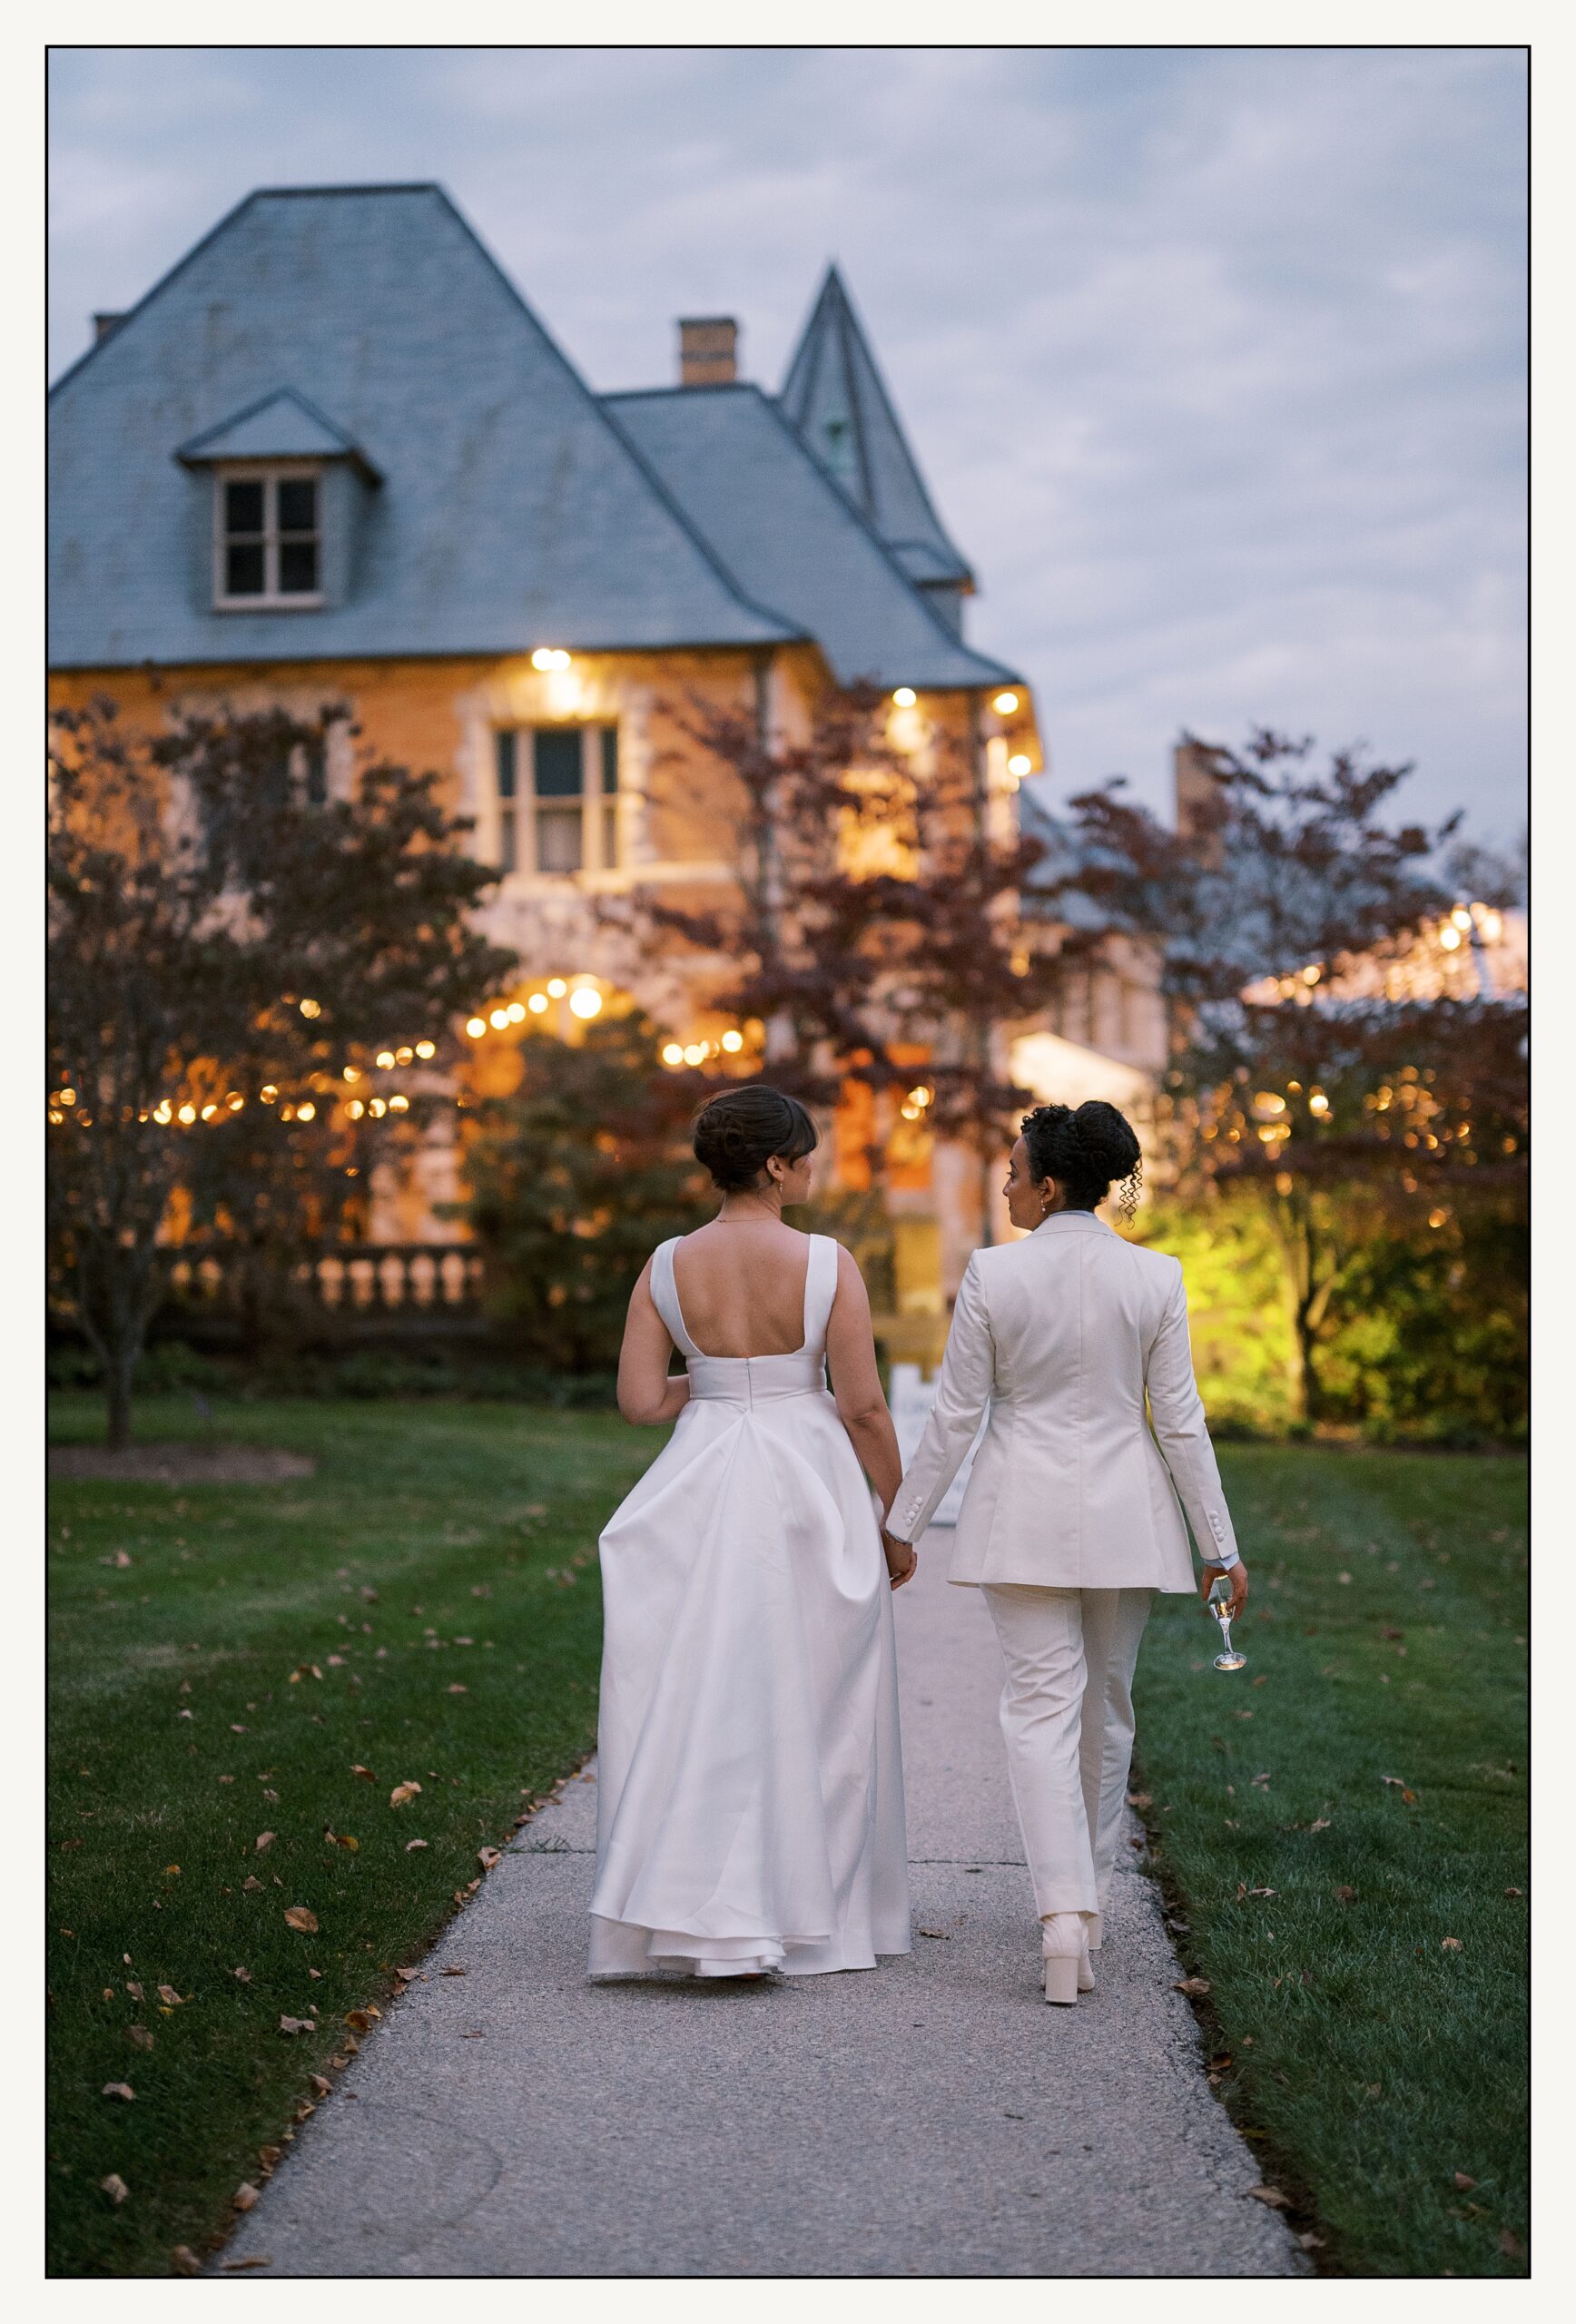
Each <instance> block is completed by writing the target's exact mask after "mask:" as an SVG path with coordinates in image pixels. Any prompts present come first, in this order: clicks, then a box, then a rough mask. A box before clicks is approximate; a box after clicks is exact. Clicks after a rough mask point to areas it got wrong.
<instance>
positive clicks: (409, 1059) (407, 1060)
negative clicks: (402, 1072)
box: [394, 1048, 416, 1065]
mask: <svg viewBox="0 0 1576 2324" xmlns="http://www.w3.org/2000/svg"><path fill="white" fill-rule="evenodd" d="M415 1057H416V1052H415V1050H414V1049H408V1048H401V1049H396V1050H395V1052H394V1062H395V1064H396V1065H410V1064H412V1063H413V1062H414V1061H415Z"/></svg>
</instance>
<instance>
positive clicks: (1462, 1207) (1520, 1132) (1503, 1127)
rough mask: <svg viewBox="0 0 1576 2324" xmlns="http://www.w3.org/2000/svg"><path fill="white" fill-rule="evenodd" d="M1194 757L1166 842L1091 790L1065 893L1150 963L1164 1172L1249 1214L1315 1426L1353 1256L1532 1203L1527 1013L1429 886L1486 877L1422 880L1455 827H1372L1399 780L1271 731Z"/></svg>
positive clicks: (1153, 824) (1453, 870)
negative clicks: (1162, 1080)
mask: <svg viewBox="0 0 1576 2324" xmlns="http://www.w3.org/2000/svg"><path fill="white" fill-rule="evenodd" d="M1188 741H1189V743H1190V746H1191V749H1192V752H1193V753H1194V761H1195V764H1196V766H1198V767H1201V768H1203V769H1204V771H1205V772H1206V773H1207V777H1208V782H1209V786H1210V787H1209V791H1208V793H1207V794H1206V795H1204V796H1203V797H1201V798H1197V799H1195V800H1194V801H1192V802H1191V803H1190V812H1187V814H1185V816H1184V817H1183V819H1182V821H1181V824H1180V828H1178V829H1177V830H1175V831H1173V830H1172V829H1170V828H1169V827H1168V826H1167V825H1165V824H1163V823H1161V822H1159V821H1158V820H1157V818H1156V817H1154V816H1152V815H1150V814H1149V813H1148V812H1147V811H1146V810H1145V809H1143V808H1141V807H1138V806H1134V805H1132V804H1130V803H1128V802H1127V801H1126V800H1125V799H1124V798H1123V797H1122V796H1121V793H1120V788H1119V786H1118V785H1115V784H1109V785H1107V786H1105V787H1104V788H1103V789H1101V790H1099V791H1096V792H1092V793H1086V794H1085V795H1084V796H1083V797H1081V798H1079V799H1077V800H1075V801H1074V802H1073V803H1072V812H1073V816H1074V818H1075V833H1076V840H1075V845H1074V848H1073V850H1072V851H1071V861H1070V862H1069V865H1068V866H1067V867H1066V868H1065V870H1064V872H1063V873H1062V874H1061V876H1060V879H1059V886H1060V887H1061V888H1062V889H1063V890H1064V891H1072V890H1077V891H1079V892H1080V893H1081V894H1082V895H1083V896H1084V897H1086V898H1087V899H1088V901H1089V902H1091V903H1092V904H1094V905H1095V907H1096V909H1097V912H1098V916H1099V919H1100V922H1101V925H1102V927H1103V928H1105V929H1109V930H1119V931H1122V932H1124V933H1127V934H1128V935H1137V936H1139V937H1143V938H1147V939H1148V940H1149V941H1151V942H1152V943H1153V944H1154V945H1156V946H1157V949H1158V950H1159V952H1160V956H1161V960H1162V962H1163V971H1162V981H1163V990H1165V992H1166V994H1167V997H1168V1000H1169V1001H1170V1004H1171V1008H1170V1015H1171V1039H1172V1056H1171V1059H1170V1066H1169V1069H1168V1071H1167V1077H1166V1089H1165V1093H1164V1098H1163V1103H1162V1118H1163V1121H1165V1122H1166V1123H1167V1125H1168V1128H1169V1130H1170V1134H1171V1135H1170V1147H1171V1155H1172V1158H1173V1161H1174V1164H1175V1165H1176V1167H1177V1168H1178V1170H1179V1171H1180V1173H1181V1175H1182V1178H1183V1182H1184V1185H1185V1186H1187V1185H1188V1184H1191V1186H1192V1187H1193V1188H1194V1190H1195V1191H1196V1192H1197V1191H1202V1190H1203V1189H1204V1188H1206V1187H1210V1186H1213V1187H1214V1188H1215V1189H1216V1191H1217V1192H1220V1193H1223V1194H1230V1195H1233V1196H1247V1197H1248V1198H1249V1199H1253V1200H1256V1201H1259V1202H1261V1203H1262V1204H1263V1206H1264V1207H1265V1211H1266V1216H1267V1218H1268V1220H1269V1222H1270V1225H1271V1226H1272V1228H1273V1230H1274V1233H1275V1235H1276V1241H1277V1243H1278V1246H1279V1247H1280V1250H1281V1253H1282V1257H1283V1263H1284V1268H1285V1290H1286V1299H1287V1305H1288V1312H1289V1315H1290V1319H1291V1323H1292V1325H1293V1331H1294V1335H1295V1380H1294V1383H1293V1387H1294V1394H1295V1402H1296V1404H1297V1407H1298V1409H1299V1411H1300V1413H1302V1415H1303V1416H1304V1417H1305V1418H1310V1419H1311V1418H1314V1417H1316V1416H1317V1414H1318V1413H1319V1410H1320V1396H1321V1386H1320V1377H1319V1370H1318V1353H1319V1349H1320V1346H1321V1344H1323V1342H1324V1341H1325V1339H1326V1338H1327V1337H1328V1334H1329V1332H1330V1329H1331V1327H1332V1324H1333V1323H1334V1322H1335V1321H1336V1320H1338V1305H1339V1301H1340V1297H1341V1294H1342V1286H1343V1285H1344V1283H1345V1282H1346V1281H1347V1280H1348V1279H1349V1278H1350V1277H1351V1275H1352V1272H1353V1266H1354V1260H1355V1258H1356V1256H1357V1254H1358V1253H1359V1252H1361V1251H1362V1250H1363V1249H1364V1247H1365V1246H1371V1245H1372V1244H1373V1243H1374V1238H1375V1237H1376V1236H1380V1235H1384V1234H1389V1235H1400V1236H1408V1235H1419V1234H1421V1235H1423V1236H1424V1237H1426V1236H1430V1235H1440V1236H1445V1237H1446V1239H1447V1240H1448V1238H1449V1236H1450V1235H1451V1234H1453V1233H1455V1232H1456V1231H1457V1229H1458V1227H1459V1223H1460V1221H1461V1220H1462V1219H1463V1217H1465V1216H1467V1215H1468V1214H1469V1213H1470V1212H1473V1211H1474V1210H1482V1208H1483V1207H1484V1206H1488V1207H1491V1208H1494V1209H1497V1210H1499V1211H1504V1210H1505V1209H1506V1208H1507V1206H1508V1207H1509V1209H1510V1211H1511V1212H1512V1213H1514V1212H1515V1210H1516V1207H1517V1206H1518V1205H1520V1204H1521V1203H1522V1202H1523V1201H1524V1181H1525V1170H1526V1136H1527V1112H1526V1068H1525V1058H1526V1043H1525V1003H1524V999H1523V998H1522V996H1521V995H1520V994H1519V993H1510V994H1502V993H1498V992H1496V991H1495V990H1493V988H1492V982H1490V981H1488V980H1486V977H1485V973H1484V971H1482V970H1481V969H1480V968H1479V967H1478V966H1477V965H1476V963H1477V961H1478V960H1479V958H1480V956H1481V953H1482V936H1483V931H1484V930H1485V928H1488V927H1490V926H1492V924H1493V923H1494V922H1495V921H1497V917H1498V915H1497V912H1496V911H1495V910H1494V909H1493V908H1492V903H1491V902H1490V901H1488V900H1485V899H1484V898H1482V896H1478V897H1475V898H1474V899H1473V908H1472V909H1468V908H1467V907H1466V906H1465V905H1463V904H1462V903H1461V902H1460V901H1459V898H1458V895H1457V894H1456V893H1455V892H1454V891H1453V889H1452V887H1450V886H1448V885H1446V884H1444V882H1445V881H1447V880H1449V879H1451V878H1452V877H1453V875H1461V874H1463V873H1466V872H1475V871H1479V870H1482V863H1481V862H1475V861H1474V862H1468V861H1467V860H1466V859H1465V858H1463V857H1461V856H1460V855H1459V853H1458V855H1457V857H1456V858H1455V859H1451V858H1450V857H1448V856H1447V857H1446V858H1445V860H1444V866H1443V878H1442V877H1441V876H1440V875H1438V874H1436V873H1435V872H1434V871H1433V868H1432V866H1433V863H1434V862H1437V861H1438V860H1439V855H1440V851H1441V848H1442V845H1443V843H1444V842H1448V841H1449V839H1450V838H1451V836H1452V834H1453V832H1454V829H1455V824H1456V822H1457V820H1458V819H1457V818H1452V819H1451V821H1450V822H1447V823H1446V824H1445V825H1443V828H1442V829H1440V830H1439V831H1436V832H1426V831H1424V830H1423V828H1422V827H1421V826H1419V825H1404V826H1402V827H1400V828H1392V827H1391V826H1389V825H1387V824H1386V823H1384V822H1383V821H1382V820H1381V812H1382V810H1383V808H1384V804H1385V803H1386V802H1387V801H1388V800H1389V798H1390V797H1391V795H1392V794H1393V793H1394V791H1395V790H1396V788H1397V786H1398V785H1399V784H1400V783H1402V782H1404V779H1405V777H1406V775H1407V773H1409V771H1410V770H1409V769H1408V768H1407V767H1406V766H1404V765H1397V766H1370V765H1365V764H1364V763H1362V761H1361V760H1360V759H1359V757H1358V756H1357V754H1356V753H1351V752H1340V753H1335V754H1334V755H1333V756H1332V757H1331V758H1330V759H1329V761H1328V763H1327V764H1326V765H1325V767H1324V768H1322V769H1318V770H1315V769H1313V768H1311V766H1310V759H1311V755H1312V745H1311V744H1310V743H1306V742H1300V743H1291V742H1288V741H1287V740H1286V739H1285V737H1284V736H1280V735H1276V734H1273V733H1270V732H1267V731H1264V732H1260V733H1258V734H1255V735H1254V736H1253V737H1252V738H1251V740H1250V742H1249V743H1248V745H1247V746H1246V750H1244V751H1243V752H1241V753H1237V752H1233V751H1226V750H1219V749H1215V748H1212V747H1209V746H1206V745H1202V744H1199V743H1197V742H1196V741H1194V740H1193V738H1188ZM1503 901H1509V898H1508V896H1506V897H1505V898H1504V899H1503Z"/></svg>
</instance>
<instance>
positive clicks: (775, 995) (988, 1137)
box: [610, 687, 1062, 1172]
mask: <svg viewBox="0 0 1576 2324" xmlns="http://www.w3.org/2000/svg"><path fill="white" fill-rule="evenodd" d="M886 719H887V697H886V696H885V695H884V694H882V693H880V692H878V691H877V690H876V689H874V688H872V687H854V688H851V689H848V690H843V691H834V690H829V691H828V692H827V693H826V694H824V695H823V696H822V699H821V701H820V703H819V704H818V705H817V706H816V709H815V712H814V714H813V719H812V721H811V724H810V727H809V731H808V733H807V734H805V736H804V738H803V740H802V741H799V742H790V743H783V742H778V743H772V742H768V741H767V740H766V739H764V738H763V735H762V734H761V732H760V729H759V726H758V724H757V723H756V722H755V721H754V719H752V718H750V717H748V716H745V715H744V714H739V715H737V716H734V715H730V714H725V713H719V712H717V711H716V710H715V709H714V708H713V707H711V706H710V705H707V704H699V703H695V704H692V705H691V706H690V708H689V711H688V714H687V715H686V716H685V719H684V720H683V722H682V723H683V724H684V726H685V732H686V734H688V735H689V736H690V738H691V739H692V740H693V741H694V742H695V743H698V744H699V745H700V747H701V748H702V749H703V750H704V752H705V753H707V755H708V756H709V757H710V758H711V759H712V761H713V762H714V763H715V764H717V765H718V766H720V767H721V768H722V769H723V770H724V772H725V774H726V776H727V778H728V781H727V783H726V786H725V788H726V791H727V793H729V794H730V795H731V799H732V809H731V828H730V830H729V832H728V833H727V836H726V839H725V842H724V844H723V845H722V846H721V847H719V850H718V852H719V854H721V855H723V856H724V857H725V859H726V860H727V861H728V862H729V863H730V864H731V865H732V866H733V867H734V870H735V873H736V878H735V881H734V883H733V885H732V886H731V888H730V890H729V891H727V892H726V894H725V895H724V899H723V900H722V901H719V902H717V903H715V904H714V905H713V904H707V905H690V904H686V903H682V902H675V901H671V900H669V899H666V898H665V897H664V896H663V895H662V894H661V893H660V892H658V891H644V892H637V894H636V896H635V899H634V901H633V903H632V904H630V905H627V906H622V907H610V910H611V911H614V913H615V915H616V916H618V917H621V918H622V919H623V920H624V921H625V925H629V924H630V923H631V922H633V924H634V925H635V927H636V928H637V929H639V930H640V931H645V932H648V933H649V934H651V935H654V936H655V937H657V938H659V939H660V940H663V941H664V942H665V944H666V945H668V946H672V945H674V944H675V943H676V944H677V945H678V946H679V947H680V948H681V949H682V950H685V951H687V952H688V953H689V954H690V955H691V956H692V960H693V961H694V965H695V966H696V967H697V969H699V970H702V971H703V974H704V979H705V980H706V981H707V982H709V985H710V994H711V999H712V1002H713V1005H714V1006H715V1007H716V1008H717V1009H720V1010H724V1011H726V1012H728V1013H731V1014H733V1015H734V1016H736V1017H738V1018H740V1019H755V1020H757V1021H758V1022H759V1023H760V1024H761V1025H762V1026H763V1027H764V1029H765V1039H764V1051H765V1055H764V1061H763V1071H765V1072H766V1073H767V1074H769V1075H770V1078H772V1079H773V1081H774V1082H776V1083H777V1084H778V1085H779V1086H780V1087H782V1088H784V1089H787V1090H791V1091H792V1092H793V1094H794V1095H795V1096H797V1097H800V1098H803V1100H804V1101H805V1102H806V1103H808V1104H813V1105H818V1106H822V1107H824V1106H828V1105H830V1104H832V1103H833V1102H835V1100H836V1099H837V1098H838V1096H839V1094H840V1092H841V1090H842V1088H844V1086H845V1085H846V1084H847V1083H849V1082H851V1081H852V1082H856V1083H863V1084H864V1085H866V1086H867V1087H868V1088H871V1089H872V1090H874V1091H877V1092H880V1091H883V1090H889V1089H891V1090H896V1089H898V1088H902V1089H904V1090H907V1089H908V1088H910V1087H911V1085H912V1084H913V1083H914V1081H915V1076H916V1067H915V1064H914V1061H913V1060H914V1058H915V1055H916V1053H917V1054H919V1055H922V1056H923V1057H924V1058H925V1059H926V1060H927V1062H926V1063H925V1065H924V1067H923V1084H924V1087H925V1088H926V1089H927V1090H928V1091H929V1092H930V1095H929V1098H927V1100H926V1113H925V1118H926V1121H927V1122H928V1124H929V1126H930V1127H931V1128H933V1129H935V1130H938V1131H941V1132H942V1133H944V1134H946V1135H950V1136H952V1137H960V1138H963V1139H966V1140H968V1141H970V1142H972V1143H975V1144H978V1145H981V1146H984V1145H987V1144H993V1143H994V1142H995V1141H996V1140H997V1139H998V1138H999V1137H1000V1133H1001V1130H1002V1128H1004V1127H1005V1126H1006V1125H1007V1124H1008V1123H1009V1122H1010V1121H1011V1120H1012V1118H1013V1117H1014V1115H1015V1114H1016V1113H1018V1112H1020V1111H1021V1110H1022V1108H1023V1106H1024V1104H1025V1103H1026V1102H1028V1099H1029V1092H1028V1091H1026V1090H1023V1089H1020V1088H1017V1087H1016V1086H1015V1085H1013V1084H1012V1082H1011V1081H1010V1079H1009V1078H1007V1076H1006V1074H1005V1071H1004V1069H1003V1046H1004V1044H1003V1040H1002V1038H1001V1036H1002V1035H1003V1033H1004V1032H1005V1030H1006V1029H1008V1028H1009V1027H1010V1026H1011V1025H1012V1024H1013V1023H1014V1022H1015V1021H1019V1020H1022V1019H1026V1018H1029V1017H1031V1016H1033V1015H1034V1014H1035V1013H1036V1012H1037V1011H1039V1009H1043V1007H1044V1004H1045V1001H1046V1000H1047V998H1048V996H1049V993H1050V991H1051V990H1053V988H1054V986H1055V984H1056V981H1057V980H1058V978H1059V975H1060V974H1061V972H1062V971H1061V968H1060V965H1059V962H1058V960H1057V959H1056V958H1055V956H1054V955H1053V954H1052V953H1051V952H1050V951H1049V950H1048V949H1046V948H1045V947H1044V946H1043V944H1042V943H1041V942H1040V940H1039V933H1038V931H1036V930H1026V928H1025V925H1024V923H1023V921H1021V920H1020V918H1019V911H1018V901H1017V899H1018V891H1019V888H1020V887H1021V885H1022V882H1023V880H1024V878H1025V876H1026V874H1027V873H1028V872H1029V869H1030V868H1031V866H1032V865H1033V864H1034V863H1035V862H1037V861H1038V860H1039V856H1040V854H1041V852H1042V851H1041V849H1040V847H1039V842H1035V841H1031V840H1026V839H1022V838H1019V836H1018V835H1017V833H1016V832H1014V831H1012V830H1011V829H1010V828H1005V827H1004V828H1000V829H996V828H992V822H993V817H992V815H991V813H990V812H988V807H987V802H986V800H985V798H984V795H983V790H982V778H981V775H980V769H979V767H978V765H977V764H976V763H975V760H974V754H973V753H972V752H971V751H970V750H969V749H968V748H967V747H962V746H956V745H949V744H948V743H946V742H945V741H944V740H941V739H938V741H937V743H936V745H935V751H934V755H933V757H932V758H931V761H930V762H929V763H927V764H926V766H925V767H924V768H923V769H922V770H921V769H919V768H917V767H916V765H915V763H914V762H913V760H912V759H911V757H910V756H909V755H908V754H907V753H905V752H904V751H902V750H900V749H898V748H897V747H895V746H894V745H893V744H892V743H891V741H890V740H889V738H888V736H887V734H886V731H885V729H886ZM881 1159H882V1157H881V1156H880V1154H879V1153H876V1152H872V1157H871V1160H872V1167H873V1168H874V1169H875V1170H877V1171H878V1172H879V1170H880V1167H881Z"/></svg>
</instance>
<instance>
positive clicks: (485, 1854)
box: [476, 1848, 503, 1872]
mask: <svg viewBox="0 0 1576 2324" xmlns="http://www.w3.org/2000/svg"><path fill="white" fill-rule="evenodd" d="M502 1856H503V1850H502V1848H478V1850H477V1852H476V1860H477V1862H478V1864H479V1865H480V1866H481V1868H482V1870H483V1871H484V1872H490V1871H491V1870H492V1868H493V1866H494V1865H495V1864H497V1863H498V1862H499V1861H500V1860H501V1858H502Z"/></svg>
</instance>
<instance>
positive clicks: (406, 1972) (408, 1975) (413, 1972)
mask: <svg viewBox="0 0 1576 2324" xmlns="http://www.w3.org/2000/svg"><path fill="white" fill-rule="evenodd" d="M394 1974H395V1975H396V1976H397V1977H398V1978H399V1981H400V1983H401V1984H407V1985H408V1984H409V1983H410V1981H411V1979H412V1978H413V1977H419V1975H420V1974H421V1972H420V1970H419V1969H396V1970H395V1972H394Z"/></svg>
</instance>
